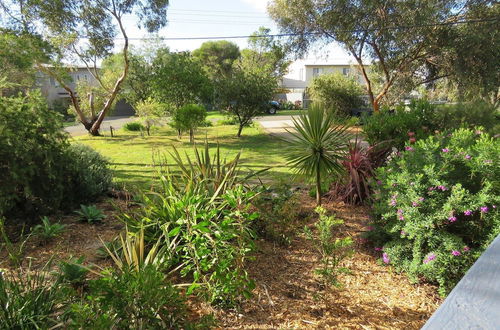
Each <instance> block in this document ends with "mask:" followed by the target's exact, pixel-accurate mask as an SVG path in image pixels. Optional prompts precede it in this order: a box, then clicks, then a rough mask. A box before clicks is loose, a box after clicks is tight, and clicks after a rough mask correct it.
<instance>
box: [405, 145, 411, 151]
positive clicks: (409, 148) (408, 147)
mask: <svg viewBox="0 0 500 330" xmlns="http://www.w3.org/2000/svg"><path fill="white" fill-rule="evenodd" d="M405 150H406V151H413V148H412V147H410V146H406V147H405Z"/></svg>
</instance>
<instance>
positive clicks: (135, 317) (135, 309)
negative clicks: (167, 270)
mask: <svg viewBox="0 0 500 330" xmlns="http://www.w3.org/2000/svg"><path fill="white" fill-rule="evenodd" d="M89 286H90V288H89V290H88V293H87V294H86V295H85V297H84V298H83V299H82V300H81V301H79V302H78V303H75V304H73V305H71V307H70V309H69V311H68V313H67V318H68V319H69V321H68V324H69V325H70V326H71V327H74V328H78V329H82V328H84V329H89V328H91V329H111V328H117V329H184V328H185V327H186V326H187V325H188V323H187V321H186V309H185V305H184V300H183V298H182V297H181V295H180V293H179V292H178V290H177V289H176V288H175V287H173V286H172V284H170V283H168V282H166V281H165V275H164V274H163V273H162V272H161V271H159V270H158V269H157V268H156V267H154V266H152V265H149V266H146V267H143V268H141V269H140V271H135V270H131V269H124V270H123V271H116V270H115V271H105V272H103V276H102V277H100V278H98V279H96V280H93V281H90V283H89Z"/></svg>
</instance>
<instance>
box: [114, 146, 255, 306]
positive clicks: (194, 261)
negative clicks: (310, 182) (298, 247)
mask: <svg viewBox="0 0 500 330" xmlns="http://www.w3.org/2000/svg"><path fill="white" fill-rule="evenodd" d="M172 156H173V157H174V160H175V161H176V163H177V164H178V165H179V167H180V171H181V173H180V175H173V174H172V173H169V172H166V173H165V172H163V173H160V181H159V183H160V187H158V188H157V189H156V190H155V191H154V193H148V194H145V195H143V196H142V198H141V206H142V207H141V208H140V210H137V212H135V213H133V214H126V215H124V216H123V217H122V218H123V221H124V222H125V223H126V224H127V226H128V228H129V230H131V231H135V232H137V233H140V232H141V231H144V236H145V241H146V244H148V245H150V246H157V248H158V250H159V251H160V250H161V251H162V253H164V254H166V255H168V262H169V266H170V267H171V268H177V267H179V268H178V270H179V272H180V274H181V276H182V277H184V278H189V279H190V281H191V283H192V284H191V286H190V287H189V288H188V291H187V292H188V294H190V293H191V292H195V293H197V294H199V295H201V296H203V297H204V298H205V299H206V300H208V301H209V302H211V303H212V304H215V305H222V306H233V305H235V304H237V303H238V302H239V300H240V299H242V298H243V297H248V296H250V294H251V290H252V289H253V288H254V284H253V281H252V280H251V279H250V278H249V276H248V274H247V272H246V270H245V261H246V260H247V259H248V258H249V254H250V253H251V252H252V251H253V248H254V244H253V237H254V234H253V231H252V230H251V227H250V224H251V223H252V222H253V221H254V220H255V218H256V217H257V215H256V214H254V213H252V212H251V211H250V209H249V207H250V200H251V199H252V198H253V196H254V193H253V192H251V191H249V190H247V189H244V187H243V185H242V181H244V178H240V177H239V170H238V160H239V154H238V155H237V156H236V158H235V159H233V160H230V161H227V162H226V161H225V160H223V159H221V158H220V152H219V150H218V149H217V151H216V153H215V155H214V156H213V157H211V156H210V150H209V149H208V145H205V150H204V152H199V151H198V149H196V148H195V161H193V160H189V161H187V160H184V159H183V158H182V157H180V155H179V153H178V152H177V151H176V150H175V149H174V153H173V154H172ZM186 164H189V166H187V165H186ZM158 243H159V244H158ZM165 249H166V250H165Z"/></svg>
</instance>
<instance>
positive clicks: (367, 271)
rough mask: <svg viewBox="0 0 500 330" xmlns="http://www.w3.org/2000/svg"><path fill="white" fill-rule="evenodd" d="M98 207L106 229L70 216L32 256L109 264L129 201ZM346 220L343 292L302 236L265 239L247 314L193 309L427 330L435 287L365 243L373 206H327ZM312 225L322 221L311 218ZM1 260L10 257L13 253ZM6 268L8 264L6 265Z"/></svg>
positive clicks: (284, 325)
mask: <svg viewBox="0 0 500 330" xmlns="http://www.w3.org/2000/svg"><path fill="white" fill-rule="evenodd" d="M301 200H303V201H304V202H303V207H304V208H306V209H308V210H309V211H312V209H313V208H314V205H313V201H312V199H311V198H310V197H308V196H307V195H306V194H304V196H303V198H302V199H301ZM113 203H114V204H116V205H115V206H112V205H111V204H110V203H109V201H103V202H101V203H98V204H97V206H98V207H100V208H101V209H103V210H105V211H106V214H107V215H108V216H107V218H106V220H104V222H103V224H101V225H88V224H85V223H79V222H77V221H76V217H75V216H73V215H66V216H63V217H62V218H61V222H62V223H65V224H68V226H69V227H68V230H67V231H66V232H65V233H64V234H63V235H62V236H61V237H60V238H58V239H56V240H54V241H53V242H51V243H49V244H46V245H40V244H38V243H37V242H32V243H29V244H28V245H27V250H26V255H27V256H29V257H32V258H33V259H32V260H33V263H34V264H35V265H38V266H41V265H43V264H44V263H45V262H46V261H47V260H48V259H49V258H54V260H66V259H68V258H69V257H70V256H74V257H79V256H81V255H84V256H85V257H86V258H85V260H87V262H91V263H94V264H97V265H99V266H101V267H104V266H109V265H110V261H109V260H103V259H100V258H98V257H97V256H96V250H97V248H99V247H100V246H101V245H102V243H101V240H100V239H99V237H100V238H101V239H102V240H103V241H110V240H112V239H113V237H115V236H116V235H118V234H119V232H120V231H121V230H122V229H123V225H122V224H121V222H120V221H119V220H117V219H116V215H117V214H118V213H119V212H121V210H125V209H126V208H127V205H126V203H125V202H120V201H118V200H113ZM324 207H325V208H326V209H328V210H329V211H331V212H334V213H335V214H336V216H337V217H338V218H341V219H343V220H344V221H345V224H344V226H342V228H341V232H342V234H341V235H349V236H351V237H352V238H353V239H354V241H355V242H356V245H355V250H356V252H355V254H354V256H353V257H352V259H349V260H348V261H347V262H346V263H345V266H347V267H349V268H350V270H351V272H352V274H350V275H348V274H346V275H341V276H340V278H339V279H340V282H341V283H343V287H342V288H340V289H339V288H325V287H323V286H322V285H321V284H320V282H319V280H318V278H317V277H316V275H314V272H313V271H314V269H315V268H316V267H318V255H317V253H316V252H315V250H314V249H313V247H312V246H311V244H310V242H309V241H308V240H307V239H306V238H305V237H304V235H303V234H299V235H298V236H297V237H296V238H295V239H294V240H293V242H292V244H291V246H290V247H283V246H280V245H278V244H276V243H273V242H269V241H265V240H259V241H258V244H257V245H258V252H257V253H256V255H255V260H254V261H252V262H250V263H249V265H248V270H249V272H250V275H251V276H252V278H253V279H254V280H255V282H256V286H257V288H256V289H255V291H254V297H253V299H251V300H249V301H246V302H245V303H243V305H242V306H241V308H240V309H239V310H237V311H236V310H232V311H223V310H217V309H213V308H211V307H209V306H207V305H206V304H203V303H200V302H198V301H196V300H195V299H192V300H190V306H191V307H192V308H195V309H196V310H193V314H198V315H200V314H204V313H213V314H214V316H215V317H216V319H217V320H218V323H217V324H218V325H217V327H218V328H221V329H305V328H313V329H325V328H335V329H338V328H341V329H351V328H352V329H402V328H406V329H419V328H420V327H422V325H423V324H424V323H425V322H426V320H427V319H428V318H429V317H430V316H431V314H432V313H433V312H434V311H435V310H436V308H437V307H438V305H439V304H440V302H441V299H440V298H439V297H438V295H437V294H436V288H435V287H434V286H431V285H426V284H418V285H413V284H411V283H410V282H409V280H408V278H407V277H406V276H405V275H403V274H398V273H396V272H394V271H393V270H392V268H391V267H387V266H385V265H382V264H381V263H380V260H379V259H380V255H377V254H376V253H375V252H374V251H373V248H371V247H369V246H366V245H364V244H363V243H362V240H360V235H361V233H362V232H363V231H365V230H366V227H367V222H368V215H367V213H368V212H367V209H366V208H365V207H353V206H346V205H343V204H341V203H336V202H331V203H328V204H326V205H324ZM310 221H314V219H311V220H310ZM0 260H6V259H5V254H4V253H2V254H1V255H0ZM0 267H6V263H3V264H2V265H0Z"/></svg>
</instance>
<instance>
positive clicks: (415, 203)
mask: <svg viewBox="0 0 500 330" xmlns="http://www.w3.org/2000/svg"><path fill="white" fill-rule="evenodd" d="M411 205H412V206H413V207H417V206H418V205H419V204H418V203H417V202H411Z"/></svg>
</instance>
